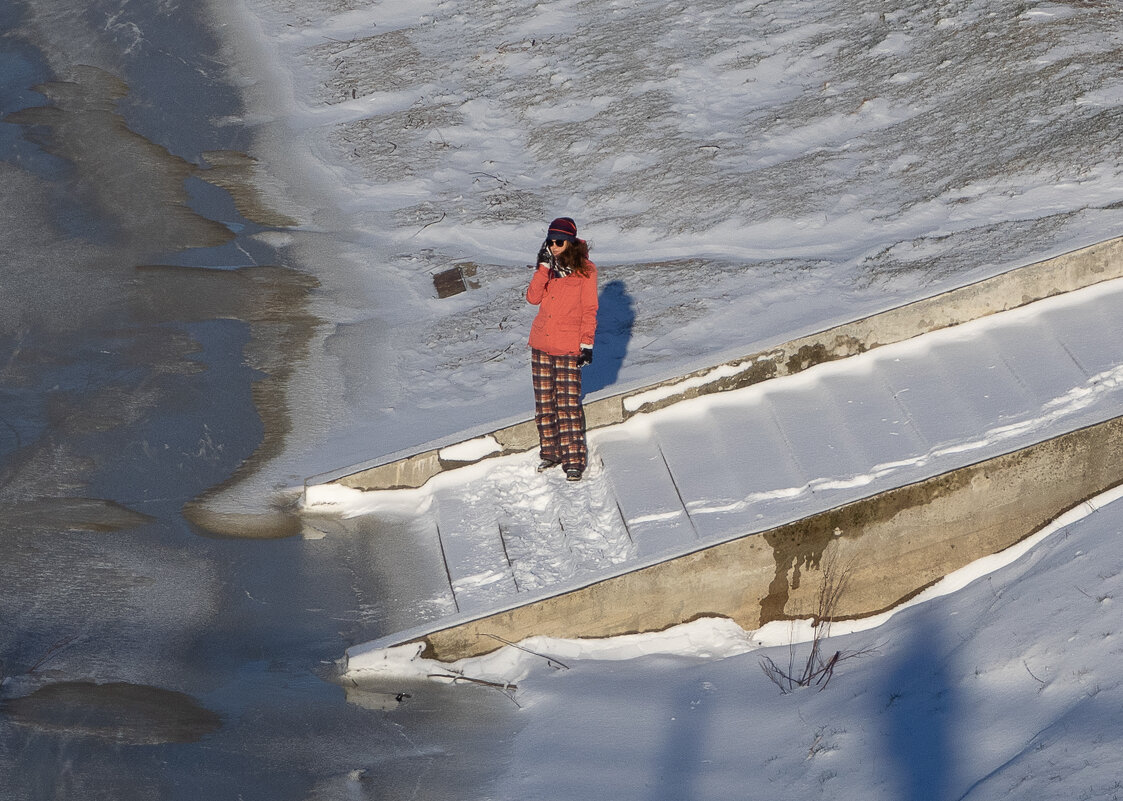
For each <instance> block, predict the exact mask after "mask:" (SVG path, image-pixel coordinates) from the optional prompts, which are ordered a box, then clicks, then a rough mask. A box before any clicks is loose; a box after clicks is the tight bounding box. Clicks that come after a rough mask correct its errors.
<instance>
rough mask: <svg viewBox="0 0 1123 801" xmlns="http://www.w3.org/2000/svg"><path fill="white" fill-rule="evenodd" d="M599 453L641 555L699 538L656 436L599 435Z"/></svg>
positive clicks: (612, 489) (658, 551)
mask: <svg viewBox="0 0 1123 801" xmlns="http://www.w3.org/2000/svg"><path fill="white" fill-rule="evenodd" d="M630 430H631V431H633V432H634V430H635V429H630ZM596 457H597V458H598V459H599V460H600V462H601V465H602V469H603V470H604V473H605V475H606V476H607V477H608V482H609V486H610V488H611V492H612V494H613V495H614V496H615V499H616V504H617V506H618V507H619V510H620V515H621V517H622V518H623V520H624V524H625V526H626V527H627V530H628V535H629V536H630V537H631V540H632V543H633V544H634V546H635V549H636V556H637V557H638V558H641V559H642V558H646V557H648V556H652V555H655V554H660V553H666V552H669V551H676V550H681V549H682V548H684V547H689V545H690V544H691V543H693V542H695V541H696V540H697V533H696V532H695V530H694V526H693V523H692V522H691V520H690V516H689V515H688V514H687V512H686V508H685V507H684V506H683V504H682V500H681V498H680V497H679V493H678V489H677V488H676V487H675V483H674V479H673V478H672V477H671V474H670V472H669V470H668V469H667V463H666V461H665V459H664V458H663V454H662V452H661V451H660V449H659V444H658V442H657V441H656V440H655V439H654V437H650V436H642V437H636V436H625V437H622V438H617V437H613V436H611V435H609V436H602V437H598V438H597V441H596Z"/></svg>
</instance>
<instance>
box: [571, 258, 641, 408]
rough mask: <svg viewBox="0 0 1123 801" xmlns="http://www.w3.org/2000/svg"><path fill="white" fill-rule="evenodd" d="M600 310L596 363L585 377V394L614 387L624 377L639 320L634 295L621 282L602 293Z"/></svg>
mask: <svg viewBox="0 0 1123 801" xmlns="http://www.w3.org/2000/svg"><path fill="white" fill-rule="evenodd" d="M598 302H599V304H600V308H599V309H598V310H597V338H596V340H595V342H594V343H593V362H592V364H590V365H588V366H586V367H585V368H584V371H583V375H582V377H581V384H582V388H583V390H584V392H583V394H586V395H587V394H589V393H590V392H596V391H597V390H599V389H604V388H605V387H608V386H612V385H613V384H615V383H616V379H617V378H618V377H619V376H620V367H621V365H623V364H624V356H625V355H626V354H627V352H628V343H629V342H630V341H631V339H632V326H633V325H634V324H635V321H636V313H635V309H634V308H633V306H632V296H631V295H629V294H628V290H627V287H625V286H624V282H623V281H620V280H616V281H609V282H608V283H607V284H605V285H604V287H603V288H602V289H601V292H600V299H599V301H598Z"/></svg>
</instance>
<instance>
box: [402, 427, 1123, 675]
mask: <svg viewBox="0 0 1123 801" xmlns="http://www.w3.org/2000/svg"><path fill="white" fill-rule="evenodd" d="M1121 448H1123V417H1119V418H1115V419H1112V420H1109V421H1107V422H1105V423H1100V424H1098V425H1095V426H1091V427H1088V428H1084V429H1080V430H1078V431H1074V432H1071V433H1068V434H1064V435H1062V436H1059V437H1056V438H1054V439H1050V440H1047V441H1045V442H1042V443H1039V444H1037V445H1033V446H1030V447H1028V448H1024V449H1021V450H1018V451H1015V452H1012V453H1009V454H1005V455H1002V456H998V457H994V458H992V459H988V460H986V461H982V462H979V463H977V464H974V465H970V466H967V467H963V468H961V469H958V470H955V471H952V472H950V473H946V474H943V475H940V476H936V477H933V478H931V479H928V480H925V481H921V482H918V483H916V484H911V485H908V486H904V487H900V488H897V489H893V490H889V491H886V492H883V493H880V494H878V495H874V496H872V497H870V498H867V499H864V500H861V501H857V502H855V503H851V504H848V505H845V506H842V507H839V508H836V509H832V510H830V511H827V512H824V513H821V514H817V515H814V516H812V517H808V518H805V519H803V520H799V521H796V522H793V523H789V524H787V525H784V526H780V527H778V528H775V529H772V530H769V531H765V532H761V533H754V534H748V535H745V536H743V537H740V538H739V539H735V540H731V541H727V542H724V543H721V544H719V545H714V546H712V547H708V548H703V549H701V550H698V551H696V552H694V553H690V554H688V555H685V556H681V557H678V558H675V559H672V560H670V561H665V562H661V563H659V564H656V565H652V566H649V567H646V568H642V569H638V570H635V571H632V572H629V573H627V574H624V575H621V576H617V577H613V578H608V579H605V580H602V581H599V582H597V583H595V584H592V585H590V586H587V587H583V588H581V589H577V590H574V591H572V592H567V593H564V594H559V595H557V596H554V597H552V598H546V599H541V600H538V601H535V602H532V603H529V604H526V605H524V606H520V607H517V608H513V609H509V610H507V611H503V612H500V613H497V614H492V615H488V616H486V617H482V618H480V619H477V620H473V621H470V622H464V623H461V624H459V625H455V626H450V627H448V628H445V629H442V630H438V631H434V632H431V633H429V634H427V635H425V636H424V637H423V640H424V642H425V644H426V648H425V653H426V655H427V656H431V657H435V658H438V659H442V660H455V659H459V658H462V657H466V656H473V655H477V654H481V653H486V652H488V651H491V650H494V649H495V648H496V647H498V645H499V641H498V640H497V639H495V637H502V638H503V639H505V640H509V641H512V642H518V641H519V640H522V639H524V638H526V637H529V636H532V635H547V636H553V637H608V636H613V635H619V634H627V633H634V632H645V631H658V630H662V629H665V628H668V627H670V626H673V625H676V624H679V623H683V622H687V621H690V620H693V619H696V618H698V617H703V616H722V617H729V618H732V619H733V620H735V621H736V622H737V623H738V624H740V625H741V626H742V627H744V628H746V629H755V628H758V627H759V626H761V625H762V624H764V623H767V622H769V621H773V620H782V619H788V618H800V617H808V616H814V615H816V614H817V612H818V595H819V590H820V587H821V586H822V583H823V578H824V566H826V565H828V564H834V565H837V566H839V569H841V570H842V571H844V572H845V573H846V577H847V580H848V583H847V588H846V590H845V592H844V593H843V594H842V596H841V598H840V600H839V602H838V605H837V606H836V608H835V610H834V615H833V616H834V617H835V618H847V617H864V616H867V615H871V614H876V613H878V612H881V611H884V610H886V609H889V608H891V607H893V606H895V605H897V604H898V603H900V602H901V601H903V600H905V599H907V598H909V597H911V596H912V595H914V594H915V593H917V592H919V591H920V590H922V589H924V588H925V587H927V586H928V585H930V584H932V583H933V582H935V581H936V580H938V579H939V578H941V577H942V576H945V575H947V574H948V573H951V572H952V571H954V570H957V569H958V568H961V567H963V566H965V565H967V564H969V563H970V562H972V561H974V560H976V559H979V558H981V557H983V556H986V555H989V554H992V553H996V552H998V551H1000V550H1002V549H1004V548H1007V547H1009V546H1010V545H1013V544H1015V543H1017V542H1018V541H1020V540H1022V539H1024V538H1025V537H1027V536H1029V535H1030V534H1032V533H1034V532H1035V531H1037V530H1039V529H1040V528H1041V527H1042V526H1044V525H1045V524H1047V523H1048V522H1049V521H1051V520H1053V519H1055V518H1056V517H1057V516H1059V515H1060V514H1062V513H1063V512H1065V511H1067V510H1068V509H1071V508H1073V507H1074V506H1076V505H1078V504H1079V503H1081V502H1082V501H1085V500H1087V499H1089V498H1091V497H1094V496H1095V495H1097V494H1099V493H1100V492H1103V491H1104V490H1106V489H1109V488H1111V487H1113V486H1115V485H1117V484H1120V483H1123V460H1120V459H1118V458H1117V456H1116V455H1117V454H1118V453H1120V451H1121ZM492 635H494V636H492Z"/></svg>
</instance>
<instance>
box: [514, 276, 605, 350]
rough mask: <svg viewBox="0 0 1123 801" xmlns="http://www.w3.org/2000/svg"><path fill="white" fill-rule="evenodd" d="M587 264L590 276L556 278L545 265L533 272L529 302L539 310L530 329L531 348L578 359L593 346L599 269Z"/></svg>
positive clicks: (595, 331) (528, 296)
mask: <svg viewBox="0 0 1123 801" xmlns="http://www.w3.org/2000/svg"><path fill="white" fill-rule="evenodd" d="M585 264H587V265H588V267H589V274H588V275H578V274H577V273H571V274H570V275H567V276H564V277H556V276H552V274H551V272H550V270H549V268H547V267H546V266H545V265H544V264H540V265H538V269H537V270H535V271H534V277H533V278H531V279H530V286H528V287H527V289H526V299H527V301H528V302H530V303H533V304H534V305H536V306H538V307H539V308H538V315H537V316H536V317H535V318H534V324H533V325H531V327H530V347H532V348H534V349H535V350H540V351H543V352H545V353H549V354H550V355H551V356H576V355H578V354H579V353H581V346H582V345H584V346H585V347H587V348H591V347H593V339H594V337H595V336H596V333H597V267H596V265H595V264H593V263H592V262H591V261H586V262H585Z"/></svg>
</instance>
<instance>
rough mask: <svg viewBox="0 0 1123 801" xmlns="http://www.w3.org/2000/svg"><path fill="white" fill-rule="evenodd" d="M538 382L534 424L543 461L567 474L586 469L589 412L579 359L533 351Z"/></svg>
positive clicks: (532, 366)
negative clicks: (583, 401) (559, 466)
mask: <svg viewBox="0 0 1123 801" xmlns="http://www.w3.org/2000/svg"><path fill="white" fill-rule="evenodd" d="M530 371H531V378H532V379H533V381H534V422H535V423H536V424H537V425H538V443H539V445H540V446H541V454H542V458H543V459H547V460H549V461H551V462H561V463H562V467H564V468H565V469H566V470H570V469H573V468H576V469H577V470H582V471H583V470H584V469H585V462H586V459H587V457H588V448H587V446H586V444H585V410H584V409H583V408H581V368H580V367H578V366H577V357H576V356H551V355H550V354H549V353H544V352H542V351H540V350H535V349H531V351H530Z"/></svg>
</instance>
